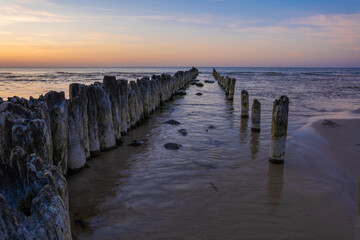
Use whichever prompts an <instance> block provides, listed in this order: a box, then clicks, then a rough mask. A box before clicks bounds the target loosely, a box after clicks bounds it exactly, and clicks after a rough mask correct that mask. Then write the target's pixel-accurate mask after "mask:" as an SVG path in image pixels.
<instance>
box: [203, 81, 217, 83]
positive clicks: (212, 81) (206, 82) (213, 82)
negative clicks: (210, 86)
mask: <svg viewBox="0 0 360 240" xmlns="http://www.w3.org/2000/svg"><path fill="white" fill-rule="evenodd" d="M204 82H205V83H214V82H215V81H212V80H205V81H204Z"/></svg>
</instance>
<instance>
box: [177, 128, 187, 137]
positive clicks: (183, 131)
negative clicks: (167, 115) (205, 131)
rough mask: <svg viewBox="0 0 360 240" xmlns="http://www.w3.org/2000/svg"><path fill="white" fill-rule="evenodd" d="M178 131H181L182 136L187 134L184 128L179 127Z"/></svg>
mask: <svg viewBox="0 0 360 240" xmlns="http://www.w3.org/2000/svg"><path fill="white" fill-rule="evenodd" d="M178 132H179V133H181V134H182V135H183V136H186V135H187V131H186V129H179V130H178Z"/></svg>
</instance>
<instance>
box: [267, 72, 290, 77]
mask: <svg viewBox="0 0 360 240" xmlns="http://www.w3.org/2000/svg"><path fill="white" fill-rule="evenodd" d="M263 75H264V76H287V74H285V73H281V72H264V73H263Z"/></svg>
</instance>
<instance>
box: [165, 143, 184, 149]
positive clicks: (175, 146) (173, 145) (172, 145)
mask: <svg viewBox="0 0 360 240" xmlns="http://www.w3.org/2000/svg"><path fill="white" fill-rule="evenodd" d="M164 147H165V148H166V149H168V150H178V149H179V148H180V147H181V145H180V144H177V143H166V144H165V145H164Z"/></svg>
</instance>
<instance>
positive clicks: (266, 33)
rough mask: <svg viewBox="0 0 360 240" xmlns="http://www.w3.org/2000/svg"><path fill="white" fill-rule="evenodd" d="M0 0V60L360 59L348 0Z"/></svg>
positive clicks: (356, 11)
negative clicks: (299, 0) (292, 0)
mask: <svg viewBox="0 0 360 240" xmlns="http://www.w3.org/2000/svg"><path fill="white" fill-rule="evenodd" d="M0 2H1V5H0V67H72V66H74V67H97V66H104V67H106V66H109V67H114V66H118V67H121V66H191V65H194V66H199V67H201V66H248V67H253V66H254V67H256V66H262V67H266V66H271V67H273V66H275V67H276V66H289V67H291V66H294V67H301V66H306V67H359V66H360V4H357V3H354V2H353V1H347V2H344V3H342V4H343V5H344V6H346V5H348V8H346V7H343V9H339V7H338V6H336V4H335V1H330V3H332V2H334V4H332V5H333V6H332V7H331V4H328V5H329V6H330V7H328V8H325V7H322V6H323V5H324V4H325V3H323V1H318V3H317V4H315V7H313V9H314V10H312V11H310V10H309V9H310V7H309V6H308V5H307V1H305V2H304V3H303V5H299V6H297V5H292V4H289V3H286V2H285V1H284V2H283V4H282V5H280V6H279V5H276V4H274V3H269V4H267V5H266V4H265V1H263V8H259V7H258V6H255V5H254V4H253V3H251V2H250V1H249V2H247V1H241V2H240V1H230V0H228V1H226V0H225V1H210V0H209V1H205V0H201V1H197V2H196V3H193V4H191V2H190V1H182V4H181V2H180V1H172V3H166V2H165V1H161V0H157V1H153V2H152V4H150V3H147V2H144V1H134V2H132V3H127V2H125V1H124V2H123V1H120V3H119V2H115V1H104V3H103V4H102V5H100V4H99V3H96V1H89V2H82V1H76V4H75V3H72V2H71V1H64V2H57V1H50V0H37V1H27V0H17V1H7V0H1V1H0ZM121 2H122V3H121ZM277 2H279V1H277ZM280 2H282V1H280ZM315 2H316V1H315ZM310 5H311V4H310ZM316 6H317V7H316ZM266 8H268V10H266V11H265V10H264V9H266ZM337 9H339V10H337ZM315 10H316V11H315Z"/></svg>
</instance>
